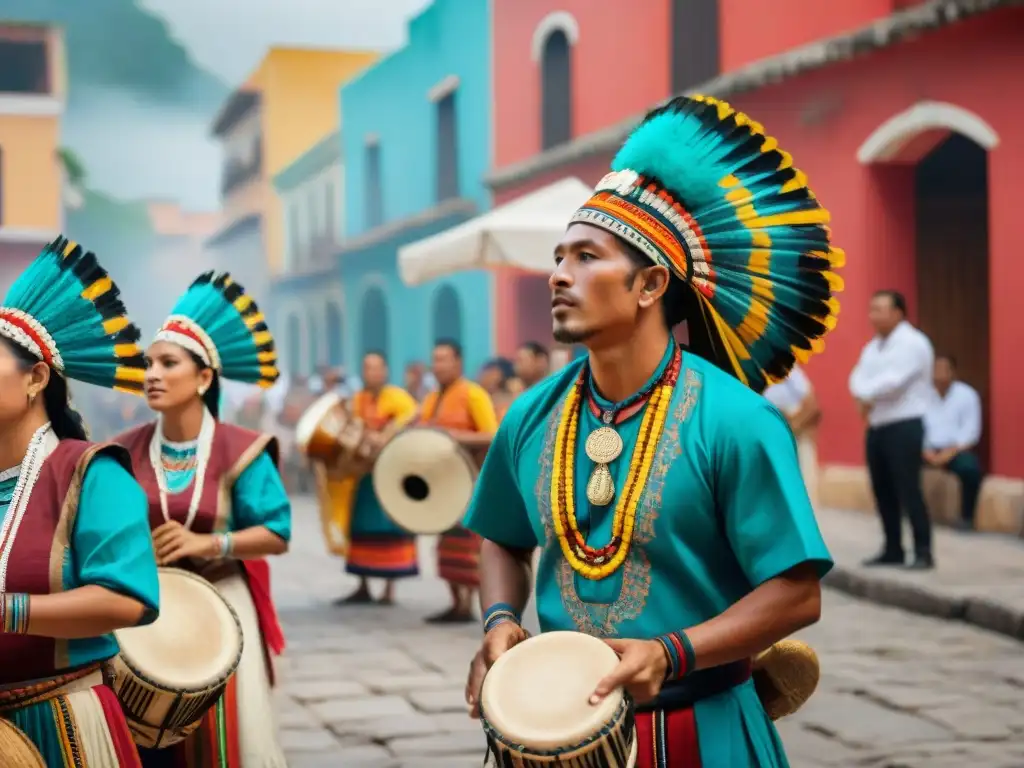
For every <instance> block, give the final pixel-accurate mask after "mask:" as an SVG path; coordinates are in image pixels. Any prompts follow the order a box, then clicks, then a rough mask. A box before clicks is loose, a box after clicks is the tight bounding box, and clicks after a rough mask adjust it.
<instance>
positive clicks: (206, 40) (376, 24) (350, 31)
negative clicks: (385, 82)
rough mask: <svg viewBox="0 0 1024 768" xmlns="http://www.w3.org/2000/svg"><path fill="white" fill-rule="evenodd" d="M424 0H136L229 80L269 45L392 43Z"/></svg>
mask: <svg viewBox="0 0 1024 768" xmlns="http://www.w3.org/2000/svg"><path fill="white" fill-rule="evenodd" d="M428 4H429V0H140V5H141V6H143V7H144V8H147V9H149V10H151V11H155V12H157V13H159V14H160V15H161V16H163V17H164V18H165V19H166V20H167V22H168V24H169V26H170V27H171V31H172V33H173V34H174V36H175V37H176V38H177V39H178V40H179V41H180V42H181V43H183V44H184V45H185V47H186V48H188V49H189V50H190V51H191V52H192V55H193V57H194V59H195V60H196V62H198V63H199V64H201V65H202V66H203V67H205V68H207V69H208V70H210V71H211V72H213V73H214V74H216V75H218V76H219V77H220V78H221V79H223V80H224V81H225V82H227V84H228V85H230V86H235V85H238V84H239V83H241V82H242V81H243V80H244V79H245V78H246V77H247V76H248V75H249V73H250V72H251V71H252V70H253V69H255V67H256V64H257V63H258V62H259V60H260V59H261V58H262V56H263V52H264V51H265V50H266V49H267V48H268V47H270V46H272V45H305V46H312V47H329V48H344V47H352V48H363V49H393V48H397V47H398V46H400V45H402V44H403V43H404V42H405V32H406V29H405V22H406V21H407V20H408V19H409V18H410V17H411V16H413V15H414V14H415V13H417V12H418V11H420V10H421V9H423V8H424V7H426V6H427V5H428Z"/></svg>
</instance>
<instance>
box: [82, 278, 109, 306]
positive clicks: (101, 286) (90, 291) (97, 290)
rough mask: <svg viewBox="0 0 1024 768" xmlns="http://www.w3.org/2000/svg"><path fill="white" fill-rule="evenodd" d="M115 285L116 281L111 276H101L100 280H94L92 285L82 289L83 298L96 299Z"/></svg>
mask: <svg viewBox="0 0 1024 768" xmlns="http://www.w3.org/2000/svg"><path fill="white" fill-rule="evenodd" d="M113 287H114V281H113V280H111V279H110V278H109V277H101V278H100V279H99V280H96V281H94V282H93V284H92V285H90V286H88V287H87V288H86V289H85V290H84V291H82V298H83V299H85V300H87V301H96V299H98V298H99V297H100V296H102V295H103V294H105V293H106V292H107V291H109V290H110V289H111V288H113Z"/></svg>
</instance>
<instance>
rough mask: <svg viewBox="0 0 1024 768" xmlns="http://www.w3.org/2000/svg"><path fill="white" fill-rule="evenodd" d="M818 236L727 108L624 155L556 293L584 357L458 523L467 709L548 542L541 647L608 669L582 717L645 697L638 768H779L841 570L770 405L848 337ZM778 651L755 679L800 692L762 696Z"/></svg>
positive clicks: (503, 435) (526, 424) (803, 187)
mask: <svg viewBox="0 0 1024 768" xmlns="http://www.w3.org/2000/svg"><path fill="white" fill-rule="evenodd" d="M827 222H828V213H827V212H826V211H825V210H824V209H823V208H822V207H821V206H820V205H819V203H818V201H817V199H816V198H815V196H814V195H813V193H812V192H811V191H810V190H809V189H808V187H807V179H806V177H805V176H804V174H802V173H801V172H800V171H798V170H796V169H794V168H793V165H792V158H791V157H790V156H789V155H788V154H787V153H785V152H783V151H782V150H781V149H779V148H778V144H777V143H776V141H775V140H774V139H772V138H771V137H769V136H767V135H765V133H764V130H763V128H762V127H761V126H760V125H759V124H757V123H756V122H754V121H753V120H751V119H750V118H749V117H747V116H746V115H744V114H742V113H739V112H736V111H735V110H734V109H732V108H731V107H730V106H729V105H728V104H725V103H722V102H719V101H717V100H715V99H711V98H707V97H693V98H677V99H674V100H673V101H672V102H670V103H669V104H667V105H666V106H664V107H662V108H660V109H657V110H655V111H654V112H652V113H651V114H649V115H648V116H647V118H646V119H645V120H644V121H643V123H642V124H641V125H640V126H639V127H638V128H637V129H636V130H635V131H634V132H633V134H632V135H631V136H630V138H629V139H628V140H627V141H626V143H625V145H624V146H623V147H622V149H621V150H620V151H619V153H618V155H617V157H616V158H615V161H614V163H613V165H612V173H610V174H608V175H607V176H606V177H605V178H604V179H603V180H602V181H601V182H600V184H599V185H598V187H597V190H596V192H595V194H594V195H593V197H592V198H591V199H590V200H589V201H588V202H587V203H586V204H584V205H583V207H582V208H580V210H579V211H578V212H577V213H576V214H575V216H574V217H573V219H572V222H571V223H570V225H569V227H568V229H567V231H566V233H565V236H564V237H563V238H562V241H561V242H560V243H559V245H558V247H557V248H556V250H555V259H554V271H553V273H552V275H551V278H550V286H551V289H552V310H551V314H552V320H553V326H554V335H555V338H556V340H558V341H560V342H563V343H576V344H583V345H585V346H586V347H587V349H588V351H589V355H588V357H586V358H583V359H580V360H577V361H574V362H573V363H571V364H570V365H568V366H567V367H566V368H564V369H563V370H562V371H560V372H559V373H558V374H556V375H554V376H552V377H550V378H548V379H546V380H545V381H543V382H541V383H540V384H538V385H537V386H535V387H533V388H532V389H530V390H529V391H527V392H526V393H525V394H524V395H523V396H522V397H520V398H519V399H518V400H517V401H516V402H515V403H514V404H513V405H512V407H511V409H510V410H509V412H508V415H507V416H506V418H505V420H504V422H503V423H502V424H501V427H500V429H499V431H498V433H497V435H496V436H495V439H494V442H493V444H492V446H491V450H490V453H489V455H488V457H487V462H486V464H485V465H484V468H483V471H482V472H481V475H480V477H479V480H478V483H477V486H476V493H475V496H474V500H473V503H472V504H471V506H470V510H469V512H468V514H467V517H466V525H467V526H468V527H469V528H470V529H471V530H474V531H475V532H477V533H478V534H480V535H481V536H482V537H483V538H484V539H485V541H484V543H483V551H482V556H481V579H482V584H481V602H482V605H483V608H484V624H485V632H486V634H485V639H484V643H483V646H482V648H481V651H480V653H479V654H478V655H477V658H476V659H475V661H474V665H473V668H472V671H471V676H470V680H469V684H468V686H467V692H466V693H467V699H468V701H469V702H470V704H471V706H474V707H475V706H476V704H477V697H478V695H479V687H478V686H479V684H480V682H481V680H482V676H483V673H484V671H485V670H486V669H487V668H488V666H489V665H490V664H491V663H493V661H494V660H495V658H497V656H499V655H500V654H501V653H503V652H504V651H506V650H508V649H509V648H511V647H512V646H514V645H516V644H517V643H519V642H521V641H522V640H523V639H524V638H525V636H526V635H525V632H524V631H523V630H522V628H521V627H520V626H519V622H518V620H517V616H521V614H522V610H523V608H524V606H525V604H526V601H527V599H528V596H529V585H530V580H529V578H528V571H529V564H530V556H531V553H532V551H533V549H534V548H535V547H537V546H541V547H542V556H541V560H540V565H539V568H538V573H537V587H536V589H537V604H538V613H539V615H540V623H541V630H542V631H544V632H548V631H552V630H573V631H579V632H584V633H586V634H590V635H594V636H597V637H601V638H605V639H606V640H607V642H608V644H609V645H610V646H611V647H612V648H613V649H614V650H615V651H616V652H617V653H618V655H619V657H620V664H619V666H618V668H616V669H615V670H614V671H613V672H612V673H611V674H610V675H609V676H608V677H607V678H605V679H604V680H602V681H600V683H598V684H597V686H596V689H595V690H594V693H593V699H592V700H593V701H595V702H596V701H598V700H600V699H601V698H603V697H604V696H606V695H608V694H609V693H610V692H611V691H612V690H613V689H615V688H618V687H625V688H626V690H627V691H628V692H629V693H630V694H631V695H632V698H633V700H634V701H635V702H636V704H637V705H638V710H637V720H636V733H637V740H638V744H639V757H638V760H637V763H636V764H637V766H638V767H639V768H646V767H650V766H655V765H658V766H680V767H681V766H686V768H694V767H695V766H699V765H701V764H704V765H715V766H718V765H728V766H730V768H744V767H745V766H750V767H751V768H754V767H755V766H784V765H786V759H785V754H784V752H783V750H782V746H781V743H780V740H779V737H778V734H777V733H776V731H775V729H774V727H773V725H772V722H771V720H772V719H773V718H775V717H779V716H782V715H784V714H787V713H789V712H792V711H793V710H794V709H795V708H796V707H797V706H799V705H800V704H801V703H802V700H805V699H806V697H807V696H809V695H810V692H811V690H813V685H814V683H815V682H816V680H817V677H816V675H817V666H816V661H815V659H814V657H813V652H812V651H810V649H809V648H806V646H801V645H796V644H793V643H792V642H791V641H783V638H786V637H787V636H788V635H790V634H791V633H793V632H795V631H797V630H799V629H801V628H803V627H805V626H807V625H808V624H812V623H814V622H815V621H817V620H818V618H819V611H820V587H819V579H821V577H822V576H824V575H825V573H826V572H828V570H829V569H830V568H831V567H832V560H831V557H830V556H829V553H828V550H827V548H826V546H825V543H824V541H823V540H822V537H821V534H820V532H819V530H818V526H817V524H816V522H815V519H814V512H813V510H812V507H811V504H810V502H809V501H808V497H807V491H806V489H805V487H804V482H803V479H802V477H801V473H800V465H799V461H798V459H797V452H796V448H795V445H794V440H793V435H792V433H791V431H790V428H789V426H788V425H787V423H786V419H785V417H784V416H783V415H782V414H780V413H779V411H778V410H777V409H776V408H774V407H773V406H772V405H771V404H770V403H769V402H768V401H767V400H765V399H764V398H763V397H762V396H761V395H760V392H761V391H763V390H764V388H765V387H766V386H767V385H769V384H771V383H774V382H777V381H781V380H783V379H785V377H786V376H787V374H788V373H789V371H790V370H791V369H792V367H793V365H794V363H795V362H797V361H800V362H803V361H805V360H806V359H807V358H808V357H809V356H810V355H811V354H812V353H815V352H818V351H820V350H821V349H822V347H823V344H822V338H823V337H824V336H825V334H826V333H827V332H828V331H829V330H830V329H831V328H832V327H833V326H834V324H835V315H836V313H837V311H838V305H837V304H836V302H835V300H834V299H833V293H834V292H836V291H838V290H839V289H840V288H841V282H840V280H839V278H838V276H837V275H836V274H835V272H834V269H835V268H836V267H839V266H841V265H842V261H843V254H842V252H841V251H839V250H838V249H833V248H832V247H831V246H830V243H829V239H830V233H829V229H828V227H827V226H826V223H827ZM684 320H685V321H686V322H687V331H688V337H689V345H688V347H687V349H686V350H685V351H684V350H682V349H681V348H680V347H679V346H678V345H677V344H676V342H675V341H674V340H673V335H672V330H673V328H674V327H675V326H677V325H678V324H679V323H681V322H683V321H684ZM779 641H783V642H782V643H779ZM769 648H772V650H771V651H769V652H768V656H766V657H764V659H763V660H764V663H765V664H767V663H768V662H769V661H774V660H777V659H778V658H779V657H785V656H787V655H790V656H794V655H795V657H796V661H797V662H805V663H804V667H803V668H809V669H811V670H812V674H810V675H809V676H808V679H807V680H806V681H800V682H801V683H806V685H804V686H803V690H799V691H797V690H788V691H787V693H791V694H792V697H791V698H788V699H787V698H786V697H785V696H782V695H781V694H780V691H782V690H784V689H785V688H786V686H778V687H775V688H774V689H773V688H772V685H771V683H773V682H778V681H777V679H776V678H774V677H772V676H771V675H769V676H768V677H767V678H763V676H762V677H759V678H758V680H759V682H758V684H757V686H756V687H755V681H754V680H753V679H752V664H751V658H753V657H760V655H761V654H762V653H763V652H765V650H766V649H769ZM753 666H754V667H758V666H759V663H755V664H754V665H753ZM798 666H799V664H798ZM775 668H776V667H772V669H775ZM769 671H770V670H769ZM754 676H755V677H757V673H756V672H755V675H754ZM762 679H763V680H764V681H765V684H764V685H762V684H761V682H760V681H761V680H762ZM787 682H792V679H791V678H790V680H788V681H787ZM795 687H796V688H799V687H800V686H799V685H798V686H795ZM698 736H699V738H698ZM652 745H655V746H652ZM702 761H703V762H702Z"/></svg>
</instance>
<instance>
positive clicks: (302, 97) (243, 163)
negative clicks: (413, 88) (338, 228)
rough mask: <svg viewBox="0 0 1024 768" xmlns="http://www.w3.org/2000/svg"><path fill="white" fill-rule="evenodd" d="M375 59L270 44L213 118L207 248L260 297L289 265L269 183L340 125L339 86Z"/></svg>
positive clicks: (352, 53) (370, 55)
mask: <svg viewBox="0 0 1024 768" xmlns="http://www.w3.org/2000/svg"><path fill="white" fill-rule="evenodd" d="M376 58H377V54H376V53H373V52H369V51H336V50H313V49H304V48H272V49H271V50H270V51H268V53H267V55H266V56H265V57H264V59H263V61H262V62H260V65H259V66H258V67H257V68H256V70H255V71H254V72H253V74H252V75H251V76H250V77H249V78H248V80H246V82H245V83H244V84H243V85H242V86H241V87H240V88H238V90H236V91H235V92H234V93H233V94H232V95H231V97H230V98H229V99H228V100H227V101H226V102H225V104H224V106H223V108H222V109H221V111H220V113H219V114H218V116H217V119H216V121H215V122H214V126H213V133H214V135H215V136H216V137H217V138H218V139H219V140H220V141H221V143H222V145H223V147H224V165H223V169H222V184H221V194H222V209H223V221H222V226H221V228H220V230H219V231H218V232H217V233H216V234H214V235H213V237H212V238H210V240H208V242H207V247H208V250H209V251H210V252H211V253H212V254H213V258H212V261H213V262H214V264H215V266H216V267H218V268H224V269H229V270H230V271H231V272H232V273H233V274H235V275H236V276H237V277H238V278H239V282H242V283H243V284H245V283H246V282H248V283H249V285H251V286H252V290H253V292H254V293H255V294H256V295H257V298H259V295H260V294H261V293H263V292H264V291H265V289H266V287H267V286H268V285H269V280H270V278H271V277H273V276H274V275H275V274H278V273H279V272H280V271H281V269H282V267H283V264H284V247H285V223H284V214H283V211H282V210H281V206H280V205H279V204H278V202H277V200H276V197H275V194H274V189H273V183H272V180H273V178H274V176H275V175H276V174H277V173H278V172H279V171H281V170H283V169H284V168H286V167H287V166H288V165H290V164H291V163H292V161H294V160H295V159H296V158H298V157H299V156H300V155H302V154H303V153H304V152H305V151H306V150H307V149H309V148H310V147H311V146H312V145H313V144H315V143H316V142H317V141H318V140H320V139H321V138H322V137H323V136H325V135H326V134H328V133H330V132H331V131H333V130H336V129H337V126H338V124H339V119H340V106H339V98H338V93H339V89H340V87H341V85H342V84H343V83H345V82H346V81H348V80H349V79H351V78H352V77H354V76H355V75H356V74H358V73H359V72H360V71H362V70H363V69H365V68H366V67H368V66H369V65H370V64H372V63H373V62H374V61H375V60H376ZM257 247H258V249H259V254H258V255H257V253H256V250H255V249H256V248H257ZM254 259H258V261H259V263H258V264H255V263H253V260H254ZM249 285H247V286H246V287H249Z"/></svg>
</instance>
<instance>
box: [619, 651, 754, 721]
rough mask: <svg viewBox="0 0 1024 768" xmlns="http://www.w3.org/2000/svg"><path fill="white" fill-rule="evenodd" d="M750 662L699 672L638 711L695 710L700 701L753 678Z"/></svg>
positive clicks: (664, 690)
mask: <svg viewBox="0 0 1024 768" xmlns="http://www.w3.org/2000/svg"><path fill="white" fill-rule="evenodd" d="M750 674H751V666H750V660H749V659H744V660H742V661H734V662H732V663H731V664H722V665H721V666H718V667H710V668H709V669H698V670H697V671H695V672H693V673H691V674H689V675H687V676H686V677H684V678H683V679H682V680H673V681H672V682H670V683H665V685H664V686H662V689H661V692H660V693H659V694H658V695H657V697H656V698H654V699H653V700H652V701H649V702H647V703H646V704H643V705H642V706H638V707H637V708H636V711H637V712H654V711H656V710H664V711H666V712H674V711H675V710H677V709H686V708H687V707H692V706H693V705H694V704H696V703H697V702H698V701H702V700H703V699H710V698H711V697H712V696H717V695H718V694H720V693H725V692H726V691H728V690H730V689H732V688H735V687H736V686H738V685H742V684H743V683H745V682H747V680H749V679H750Z"/></svg>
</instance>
